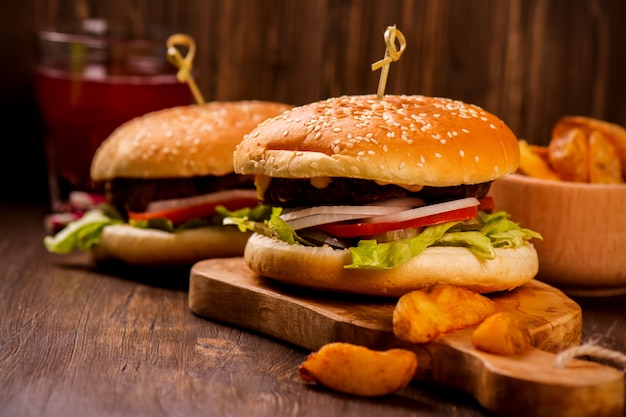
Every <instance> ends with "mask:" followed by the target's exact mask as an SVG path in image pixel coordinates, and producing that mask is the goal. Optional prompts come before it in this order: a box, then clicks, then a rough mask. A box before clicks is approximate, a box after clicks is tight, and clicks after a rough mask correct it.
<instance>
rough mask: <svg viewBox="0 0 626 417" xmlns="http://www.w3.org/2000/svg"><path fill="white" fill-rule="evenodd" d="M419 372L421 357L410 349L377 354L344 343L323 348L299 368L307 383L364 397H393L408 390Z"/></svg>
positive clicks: (365, 348)
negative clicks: (393, 394) (405, 388)
mask: <svg viewBox="0 0 626 417" xmlns="http://www.w3.org/2000/svg"><path fill="white" fill-rule="evenodd" d="M416 370H417V356H416V355H415V353H413V352H411V351H410V350H405V349H389V350H386V351H377V350H372V349H369V348H367V347H364V346H359V345H354V344H351V343H342V342H336V343H329V344H326V345H324V346H322V348H321V349H320V350H318V351H317V352H313V353H311V354H309V355H308V356H307V358H306V360H305V361H304V362H303V363H302V364H301V365H300V367H299V368H298V372H299V374H300V377H301V378H302V379H303V380H304V381H307V382H315V383H318V384H321V385H324V386H326V387H328V388H331V389H333V390H335V391H339V392H343V393H347V394H352V395H358V396H364V397H373V396H382V395H389V394H392V393H394V392H396V391H398V390H400V389H402V388H404V387H406V386H407V385H408V384H409V382H411V379H413V376H414V375H415V371H416Z"/></svg>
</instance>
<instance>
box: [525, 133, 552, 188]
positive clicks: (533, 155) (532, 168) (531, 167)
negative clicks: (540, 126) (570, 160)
mask: <svg viewBox="0 0 626 417" xmlns="http://www.w3.org/2000/svg"><path fill="white" fill-rule="evenodd" d="M544 149H545V151H544ZM519 150H520V161H519V168H518V171H519V172H520V173H522V174H524V175H528V176H530V177H535V178H541V179H544V180H555V181H558V180H559V179H560V178H559V176H558V175H557V174H556V172H554V170H552V168H550V165H549V162H548V148H547V147H545V148H543V149H542V148H541V147H539V146H536V145H529V144H528V142H527V141H525V140H523V139H521V140H519Z"/></svg>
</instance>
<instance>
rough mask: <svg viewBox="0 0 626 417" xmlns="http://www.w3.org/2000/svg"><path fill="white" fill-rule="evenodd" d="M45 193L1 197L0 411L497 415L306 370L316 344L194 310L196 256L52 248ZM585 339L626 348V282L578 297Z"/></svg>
mask: <svg viewBox="0 0 626 417" xmlns="http://www.w3.org/2000/svg"><path fill="white" fill-rule="evenodd" d="M45 212H46V211H45V208H44V207H38V206H31V205H21V204H14V203H0V317H1V318H0V416H2V417H4V416H12V417H13V416H15V417H20V416H50V417H54V416H67V415H81V416H116V417H118V416H119V417H121V416H150V417H158V416H192V415H203V416H223V415H228V416H235V415H237V416H239V415H242V416H243V415H245V416H287V415H288V416H294V415H298V416H324V417H331V416H359V417H367V416H380V415H394V416H450V415H455V416H468V417H469V416H489V415H490V414H489V412H487V411H486V410H484V409H483V408H481V407H480V405H479V404H478V403H477V402H476V401H475V400H474V399H473V398H471V397H470V396H469V395H466V394H464V393H461V392H456V391H453V390H450V389H447V388H444V387H439V386H432V385H431V384H425V383H412V384H411V385H410V386H409V387H408V388H406V389H405V390H403V391H401V392H399V393H397V394H396V395H392V396H388V397H385V398H376V399H364V398H355V397H350V396H346V395H341V394H337V393H333V392H330V391H327V390H325V389H322V388H319V387H316V386H311V385H306V384H304V383H303V382H302V381H301V380H300V378H299V376H298V373H297V367H298V365H299V364H300V363H301V362H302V361H303V360H304V358H305V356H306V354H307V352H304V351H301V350H298V349H296V348H294V347H292V346H288V345H285V344H283V343H280V342H277V341H275V340H271V339H268V338H266V337H264V336H263V335H258V334H253V333H250V332H248V331H245V330H242V329H238V328H233V327H230V326H227V325H223V324H220V323H214V322H211V321H208V320H205V319H202V318H200V317H197V316H195V315H194V314H193V313H192V312H191V311H190V310H189V308H188V305H187V288H188V280H189V270H188V269H179V270H138V269H134V268H128V267H121V266H117V267H108V268H105V269H102V268H99V269H97V268H95V267H94V265H92V264H91V263H90V261H89V258H88V257H87V256H85V255H84V254H80V253H78V254H72V255H68V256H58V255H51V254H48V253H47V252H46V250H45V248H44V247H43V245H42V239H43V237H44V235H45V232H44V229H43V223H42V221H43V216H44V214H45ZM575 301H577V302H578V303H579V304H580V306H581V307H582V309H583V341H587V340H590V339H594V340H596V341H597V342H598V343H599V344H601V345H602V346H605V347H608V348H610V349H613V350H617V351H621V352H626V319H625V318H624V317H625V315H624V312H625V311H626V307H625V306H626V295H622V296H614V297H605V298H576V299H575Z"/></svg>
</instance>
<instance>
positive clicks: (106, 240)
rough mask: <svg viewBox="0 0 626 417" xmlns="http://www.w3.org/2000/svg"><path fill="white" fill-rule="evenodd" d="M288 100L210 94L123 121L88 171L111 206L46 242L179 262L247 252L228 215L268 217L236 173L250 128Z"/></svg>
mask: <svg viewBox="0 0 626 417" xmlns="http://www.w3.org/2000/svg"><path fill="white" fill-rule="evenodd" d="M290 107H291V106H288V105H286V104H281V103H273V102H264V101H239V102H211V103H207V104H203V105H190V106H179V107H173V108H168V109H164V110H159V111H156V112H152V113H148V114H146V115H143V116H140V117H137V118H135V119H132V120H130V121H128V122H126V123H124V124H123V125H121V126H120V127H118V128H117V129H116V130H115V131H114V132H113V133H112V134H111V135H110V136H109V137H108V138H107V139H106V140H105V141H104V142H103V143H102V144H101V145H100V146H99V147H98V149H97V150H96V152H95V155H94V157H93V159H92V164H91V177H92V179H93V180H94V181H96V182H97V183H101V184H104V190H105V201H106V202H105V204H103V205H100V206H98V207H97V208H96V209H94V210H90V211H88V212H86V213H85V214H84V215H83V216H82V217H81V218H80V219H78V220H76V221H73V222H71V223H69V224H68V225H67V226H66V227H65V228H63V229H62V230H61V231H59V232H58V233H57V234H55V235H54V236H47V237H46V238H45V240H44V244H45V246H46V248H47V249H48V250H49V251H50V252H54V253H59V254H63V253H68V252H71V251H73V250H75V249H79V250H85V251H89V252H90V253H91V254H92V255H93V256H94V258H95V259H96V260H97V261H103V260H108V259H117V260H121V261H123V262H125V263H127V264H132V265H140V266H159V265H163V266H177V265H184V264H191V263H194V262H196V261H198V260H201V259H205V258H212V257H227V256H240V255H241V254H242V253H243V248H244V246H245V243H246V241H247V239H248V235H247V234H242V233H240V232H239V231H238V230H237V228H235V227H232V226H224V225H223V224H222V219H223V217H224V216H225V215H229V216H232V215H236V213H245V214H246V216H252V217H254V218H257V217H256V216H257V215H258V216H262V215H263V214H262V212H263V207H260V206H259V202H258V200H257V198H256V192H255V190H254V178H253V176H243V175H238V174H235V173H234V172H233V163H232V154H233V151H234V150H235V147H236V145H237V144H238V143H239V142H240V141H241V139H242V138H243V136H244V134H245V133H247V132H249V131H250V130H252V128H254V127H255V126H256V125H257V124H259V123H260V122H262V121H263V120H265V119H267V118H269V117H271V116H276V115H278V114H280V113H282V112H283V111H285V110H287V109H289V108H290Z"/></svg>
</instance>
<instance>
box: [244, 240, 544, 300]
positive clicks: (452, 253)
mask: <svg viewBox="0 0 626 417" xmlns="http://www.w3.org/2000/svg"><path fill="white" fill-rule="evenodd" d="M496 255H497V257H496V258H495V259H493V260H484V259H479V258H477V257H476V256H474V254H472V252H471V251H470V250H469V249H466V248H459V247H444V246H433V247H430V248H427V249H426V250H425V251H424V252H422V253H421V254H420V255H419V256H416V257H414V258H412V259H411V260H410V261H409V262H407V263H405V264H403V265H401V266H399V267H397V268H394V269H388V270H373V269H346V268H344V265H347V264H349V263H351V255H350V251H349V250H347V249H342V250H339V249H332V248H331V247H329V246H323V247H310V246H301V245H290V244H288V243H286V242H283V241H280V240H277V239H272V238H269V237H266V236H263V235H259V234H256V233H255V234H253V235H252V236H251V237H250V239H249V240H248V244H247V245H246V248H245V252H244V260H245V262H246V264H247V265H248V267H249V268H250V269H251V270H252V271H254V272H256V273H257V274H259V275H263V276H266V277H269V278H273V279H275V280H277V281H281V282H284V283H287V284H294V285H299V286H304V287H309V288H314V289H319V290H326V291H335V292H343V293H355V294H366V295H378V296H389V297H399V296H401V295H403V294H405V293H407V292H410V291H412V290H416V289H419V288H423V287H427V286H429V285H434V284H452V285H457V286H460V287H465V288H468V289H470V290H473V291H477V292H479V293H489V292H494V291H502V290H511V289H513V288H516V287H519V286H520V285H523V284H524V283H526V282H528V281H530V280H531V279H532V278H534V277H535V275H536V274H537V272H538V269H539V263H538V259H537V252H536V251H535V248H534V247H533V246H532V244H530V243H529V244H526V245H524V246H522V247H520V248H517V249H496Z"/></svg>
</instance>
